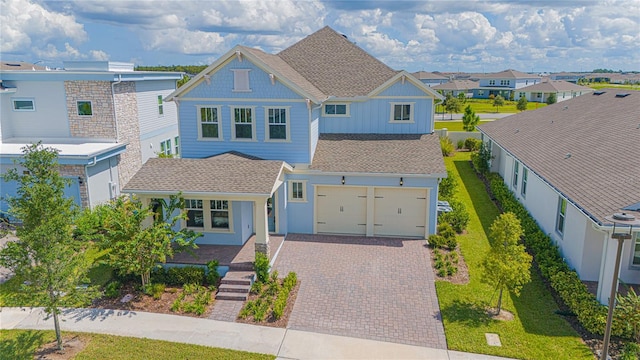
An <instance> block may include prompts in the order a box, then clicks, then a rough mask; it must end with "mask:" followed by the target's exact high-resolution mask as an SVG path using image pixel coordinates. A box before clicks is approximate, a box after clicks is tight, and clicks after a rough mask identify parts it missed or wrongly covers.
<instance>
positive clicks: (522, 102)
mask: <svg viewBox="0 0 640 360" xmlns="http://www.w3.org/2000/svg"><path fill="white" fill-rule="evenodd" d="M516 109H518V110H520V111H525V110H527V98H526V97H524V96H523V97H521V98H520V99H518V103H517V104H516Z"/></svg>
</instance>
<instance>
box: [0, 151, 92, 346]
mask: <svg viewBox="0 0 640 360" xmlns="http://www.w3.org/2000/svg"><path fill="white" fill-rule="evenodd" d="M23 153H24V155H23V157H22V159H21V160H20V161H18V162H17V163H18V164H19V165H21V166H22V168H23V170H24V171H23V170H20V172H18V170H17V169H15V168H14V169H11V170H9V171H8V172H7V173H6V174H5V175H4V176H3V178H4V180H5V181H16V182H17V184H18V191H17V196H16V197H10V198H8V203H9V206H10V208H9V214H10V215H11V216H13V217H15V218H16V219H18V220H19V221H21V222H22V226H19V227H18V228H17V229H16V235H17V238H18V240H17V241H15V242H9V243H7V245H6V247H5V248H3V249H2V251H0V265H2V266H4V267H6V268H8V269H10V270H11V271H12V272H13V273H14V277H15V278H16V282H17V283H19V284H22V285H21V286H20V287H19V288H18V289H16V291H17V295H18V296H19V297H20V298H22V299H24V300H26V302H28V303H31V304H40V305H42V306H44V309H45V311H46V312H47V314H49V315H53V323H54V327H55V333H56V340H57V345H58V349H59V350H63V345H62V335H61V333H60V322H59V320H58V314H59V313H60V308H61V307H63V306H69V305H71V304H72V303H73V302H75V301H76V300H78V298H79V297H80V296H83V295H85V296H90V295H89V292H90V291H89V290H86V291H85V292H84V293H83V290H79V289H78V285H79V284H80V283H81V281H82V279H83V278H84V277H85V276H86V274H87V271H88V269H89V266H90V265H91V264H90V263H89V261H88V260H87V258H86V257H85V250H86V243H84V242H80V241H78V240H75V239H74V237H73V236H72V225H73V220H74V217H75V216H76V214H77V210H76V205H75V202H74V200H73V199H72V198H67V197H65V196H64V189H65V187H66V186H68V185H69V184H70V180H69V179H65V178H64V177H62V176H61V175H60V173H59V172H58V160H57V159H58V150H56V149H52V148H45V147H44V146H42V144H39V143H38V144H32V145H27V146H25V147H24V148H23Z"/></svg>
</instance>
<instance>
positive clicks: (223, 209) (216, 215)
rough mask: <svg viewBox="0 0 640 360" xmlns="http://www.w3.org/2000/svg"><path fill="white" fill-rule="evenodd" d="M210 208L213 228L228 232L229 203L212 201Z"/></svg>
mask: <svg viewBox="0 0 640 360" xmlns="http://www.w3.org/2000/svg"><path fill="white" fill-rule="evenodd" d="M209 207H210V209H211V228H212V229H226V230H228V229H229V201H227V200H210V201H209Z"/></svg>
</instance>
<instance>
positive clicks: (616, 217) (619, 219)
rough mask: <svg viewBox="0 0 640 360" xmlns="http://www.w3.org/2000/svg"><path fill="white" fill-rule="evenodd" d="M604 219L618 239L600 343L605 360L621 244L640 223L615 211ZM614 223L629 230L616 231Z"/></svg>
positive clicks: (616, 285)
mask: <svg viewBox="0 0 640 360" xmlns="http://www.w3.org/2000/svg"><path fill="white" fill-rule="evenodd" d="M605 220H608V221H611V222H612V223H613V231H611V238H612V239H616V240H618V251H617V252H616V265H615V268H614V269H613V279H612V280H613V281H612V282H611V293H610V294H609V313H608V314H607V327H606V328H605V331H604V340H603V344H602V354H601V356H600V359H601V360H607V353H608V352H609V339H610V337H611V322H612V320H613V308H614V307H615V305H616V292H617V290H618V274H619V273H620V257H621V256H622V246H623V245H624V241H625V240H627V239H631V235H632V232H633V226H634V225H640V220H637V219H636V217H635V216H633V215H631V214H627V213H624V212H622V213H615V214H613V215H610V216H605ZM616 225H622V226H620V227H623V226H629V232H628V233H627V232H622V231H619V232H616Z"/></svg>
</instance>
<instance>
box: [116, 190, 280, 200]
mask: <svg viewBox="0 0 640 360" xmlns="http://www.w3.org/2000/svg"><path fill="white" fill-rule="evenodd" d="M122 192H123V193H127V194H135V195H146V196H169V195H177V194H178V193H181V194H182V197H183V198H188V197H197V198H211V199H213V198H215V199H221V200H239V201H246V200H255V199H264V198H268V197H270V196H271V195H272V194H262V193H254V194H252V193H225V192H209V191H157V190H134V189H127V188H125V189H122Z"/></svg>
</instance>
